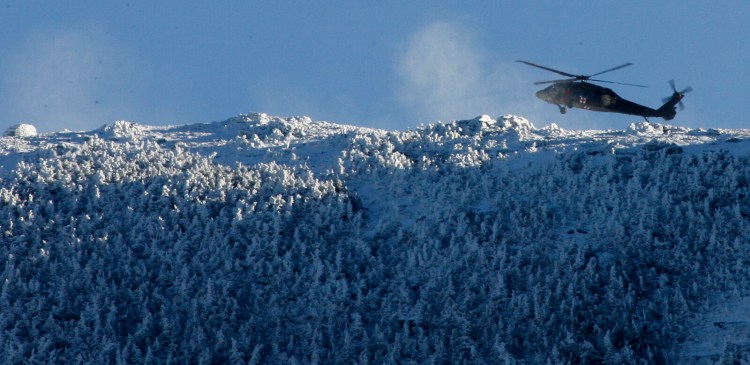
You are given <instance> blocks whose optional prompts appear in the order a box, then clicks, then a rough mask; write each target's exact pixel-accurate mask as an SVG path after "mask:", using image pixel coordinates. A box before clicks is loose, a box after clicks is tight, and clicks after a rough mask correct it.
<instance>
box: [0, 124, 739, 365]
mask: <svg viewBox="0 0 750 365" xmlns="http://www.w3.org/2000/svg"><path fill="white" fill-rule="evenodd" d="M20 135H23V136H24V137H25V138H18V137H19V136H20ZM749 199H750V130H723V129H690V128H684V127H679V126H670V125H664V124H657V123H648V122H638V123H633V124H631V125H630V126H629V127H628V128H626V129H624V130H566V129H562V128H560V127H558V126H557V125H554V124H553V125H549V126H546V127H542V128H538V127H536V126H534V124H533V123H531V122H530V121H529V120H527V119H525V118H523V117H520V116H514V115H505V116H501V117H498V118H493V117H490V116H486V115H485V116H480V117H477V118H474V119H471V120H460V121H453V122H449V123H442V122H440V123H434V124H430V125H424V126H421V127H419V128H416V129H412V130H406V131H386V130H379V129H369V128H362V127H355V126H348V125H341V124H334V123H328V122H322V121H314V120H312V119H311V118H309V117H276V116H270V115H267V114H262V113H252V114H243V115H239V116H236V117H233V118H230V119H227V120H224V121H219V122H213V123H205V124H194V125H181V126H149V125H142V124H138V123H133V122H128V121H118V122H115V123H112V124H107V125H105V126H103V127H101V128H99V129H96V130H93V131H89V132H60V133H49V134H43V135H36V133H31V132H30V129H28V128H16V129H15V133H13V136H5V137H0V243H1V244H0V257H2V259H3V260H5V266H4V270H3V274H2V278H1V279H2V283H3V286H2V289H1V291H0V308H2V310H1V311H0V331H2V332H1V333H2V336H0V342H1V343H0V349H1V350H0V362H2V363H7V364H15V363H18V364H21V363H73V362H80V363H169V362H176V363H205V364H210V363H232V364H251V363H252V364H255V363H285V364H286V363H289V364H292V363H297V364H314V363H346V364H365V363H377V364H380V363H403V364H417V363H419V364H421V363H476V364H521V363H526V364H544V363H551V364H579V363H612V364H630V363H632V364H642V363H703V364H719V363H743V362H748V361H750V337H748V333H750V332H749V331H750V305H749V303H750V295H749V294H748V293H749V292H750V280H749V279H748V278H750V221H749V220H748V217H750V200H749Z"/></svg>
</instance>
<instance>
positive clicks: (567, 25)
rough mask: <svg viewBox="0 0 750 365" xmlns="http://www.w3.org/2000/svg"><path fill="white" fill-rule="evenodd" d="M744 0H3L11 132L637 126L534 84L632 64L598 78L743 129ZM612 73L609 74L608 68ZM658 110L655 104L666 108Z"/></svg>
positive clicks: (696, 117) (749, 50)
mask: <svg viewBox="0 0 750 365" xmlns="http://www.w3.org/2000/svg"><path fill="white" fill-rule="evenodd" d="M748 19H750V2H747V1H725V2H708V1H690V0H683V1H658V2H654V1H629V2H614V1H612V2H610V1H600V2H582V1H565V2H563V1H559V2H541V1H439V0H433V1H409V2H404V1H390V0H386V1H372V2H365V1H335V0H330V1H267V0H262V1H231V0H227V1H153V0H152V1H140V0H129V1H53V0H49V1H35V0H24V1H15V0H14V1H3V0H0V50H1V51H2V52H0V131H2V130H5V129H6V128H7V127H8V126H10V125H13V124H17V123H19V122H27V123H31V124H34V125H35V126H37V128H38V129H39V130H40V131H41V132H51V131H59V130H63V129H66V128H67V129H72V130H90V129H94V128H98V127H99V126H101V125H103V124H105V123H111V122H113V121H115V120H122V119H124V120H130V121H134V122H138V123H144V124H158V125H161V124H187V123H197V122H211V121H217V120H224V119H226V118H229V117H232V116H234V115H237V114H240V113H246V112H266V113H269V114H272V115H280V116H293V115H308V116H310V117H312V118H313V119H315V120H327V121H332V122H337V123H346V124H354V125H360V126H368V127H379V128H388V129H406V128H412V127H416V126H418V125H419V124H420V123H428V122H434V121H437V120H443V121H450V120H453V119H465V118H472V117H475V116H477V115H481V114H489V115H491V116H493V117H497V116H500V115H503V114H516V115H520V116H524V117H527V118H529V119H530V120H531V121H532V122H533V123H534V124H535V125H537V126H544V125H547V124H549V123H551V122H554V123H557V124H558V125H559V126H561V127H563V128H569V129H578V128H587V129H588V128H596V129H607V128H618V129H623V128H626V127H627V126H628V125H629V124H630V123H631V122H637V121H639V118H638V117H632V116H626V115H618V114H608V113H607V114H604V113H594V112H586V111H581V110H572V111H570V112H568V114H566V115H561V114H559V113H558V111H557V108H556V107H555V106H553V105H550V104H546V103H544V102H542V101H541V100H538V99H536V97H535V96H534V92H535V91H536V90H538V89H540V88H541V87H538V86H534V85H532V82H533V81H540V80H548V79H554V78H557V75H555V74H551V73H547V72H545V71H543V70H538V69H533V68H530V67H528V66H525V65H522V64H519V63H516V62H514V61H515V60H517V59H524V60H529V61H532V62H535V63H540V64H543V65H546V66H549V67H553V68H557V69H561V70H564V71H567V72H570V73H574V74H591V73H596V72H598V71H601V70H604V69H607V68H610V67H613V66H617V65H620V64H622V63H625V62H632V63H633V64H634V65H633V66H631V67H628V68H625V69H622V70H618V71H615V72H612V73H610V74H606V75H603V76H602V78H605V79H608V80H612V81H619V82H629V83H637V84H646V85H649V86H650V87H649V88H648V89H641V88H634V87H628V86H617V87H614V88H613V89H614V90H615V91H616V92H617V93H618V94H620V95H621V96H622V97H625V98H627V99H629V100H632V101H635V102H638V103H641V104H644V105H647V106H651V107H657V106H659V105H660V104H661V98H662V97H665V96H669V95H670V94H671V91H670V89H669V86H668V85H667V81H668V80H669V79H672V78H674V79H675V80H676V81H677V85H678V88H682V87H685V86H687V85H690V86H692V87H693V88H694V89H695V90H694V91H693V92H692V93H690V94H688V96H687V97H686V99H685V104H686V107H687V108H686V109H685V110H684V111H682V112H679V113H678V115H677V118H676V119H675V120H673V121H671V122H669V123H670V124H674V125H682V126H687V127H692V128H696V127H703V128H747V127H750V125H748V123H747V121H748V119H747V118H746V115H748V114H750V113H749V111H750V110H749V109H750V106H748V103H747V101H746V99H747V96H748V95H749V93H748V92H747V91H746V90H747V87H748V85H750V71H749V70H750V46H748V39H750V26H748ZM604 76H606V77H604ZM657 121H661V119H659V120H657Z"/></svg>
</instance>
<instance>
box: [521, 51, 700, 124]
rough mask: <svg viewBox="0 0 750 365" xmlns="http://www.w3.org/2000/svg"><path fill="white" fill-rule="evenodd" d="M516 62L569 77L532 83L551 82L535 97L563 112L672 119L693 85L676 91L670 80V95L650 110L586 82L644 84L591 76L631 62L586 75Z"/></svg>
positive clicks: (681, 107)
mask: <svg viewBox="0 0 750 365" xmlns="http://www.w3.org/2000/svg"><path fill="white" fill-rule="evenodd" d="M517 62H520V63H524V64H527V65H529V66H533V67H537V68H541V69H543V70H547V71H551V72H554V73H556V74H559V75H562V76H565V77H569V78H568V79H562V80H551V81H539V82H535V83H534V85H542V84H552V85H550V86H548V87H547V88H545V89H543V90H540V91H538V92H537V93H536V96H537V97H538V98H539V99H542V100H544V101H546V102H548V103H551V104H555V105H557V106H558V107H559V108H560V113H563V114H565V112H567V111H568V108H580V109H585V110H594V111H598V112H613V113H622V114H630V115H639V116H641V117H643V118H648V117H660V118H664V120H672V119H673V118H674V117H675V115H676V114H677V109H676V108H675V106H676V105H678V104H679V106H680V110H682V109H683V108H684V106H683V104H682V98H684V97H685V93H688V92H690V91H692V90H693V88H691V87H689V86H688V87H687V88H685V89H684V90H682V91H677V89H676V88H675V84H674V80H670V81H669V85H670V86H671V87H672V91H673V93H672V96H670V97H668V98H664V100H663V101H664V105H662V106H661V107H660V108H659V109H651V108H649V107H647V106H643V105H640V104H637V103H634V102H632V101H629V100H626V99H623V98H622V97H620V96H619V95H617V94H615V92H614V91H612V89H608V88H606V87H602V86H599V85H595V84H592V83H589V82H586V81H595V82H605V83H609V84H618V85H629V86H637V87H646V86H643V85H635V84H625V83H621V82H614V81H605V80H596V79H592V78H591V77H593V76H598V75H601V74H603V73H607V72H610V71H615V70H619V69H621V68H623V67H627V66H630V65H632V63H626V64H623V65H620V66H617V67H612V68H610V69H607V70H604V71H601V72H598V73H595V74H592V75H588V76H586V75H579V76H577V75H573V74H570V73H567V72H563V71H560V70H555V69H553V68H549V67H545V66H541V65H537V64H535V63H531V62H528V61H520V60H519V61H517ZM646 120H648V119H646Z"/></svg>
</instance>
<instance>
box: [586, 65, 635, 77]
mask: <svg viewBox="0 0 750 365" xmlns="http://www.w3.org/2000/svg"><path fill="white" fill-rule="evenodd" d="M630 65H632V63H630V62H628V63H626V64H623V65H620V66H617V67H612V68H610V69H608V70H604V71H602V72H598V73H595V74H593V75H589V76H588V77H592V76H597V75H601V74H603V73H607V72H611V71H614V70H619V69H621V68H624V67H628V66H630Z"/></svg>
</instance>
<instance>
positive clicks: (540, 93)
mask: <svg viewBox="0 0 750 365" xmlns="http://www.w3.org/2000/svg"><path fill="white" fill-rule="evenodd" d="M536 97H537V98H539V99H542V100H544V101H547V99H549V94H548V93H547V90H539V91H537V92H536Z"/></svg>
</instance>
